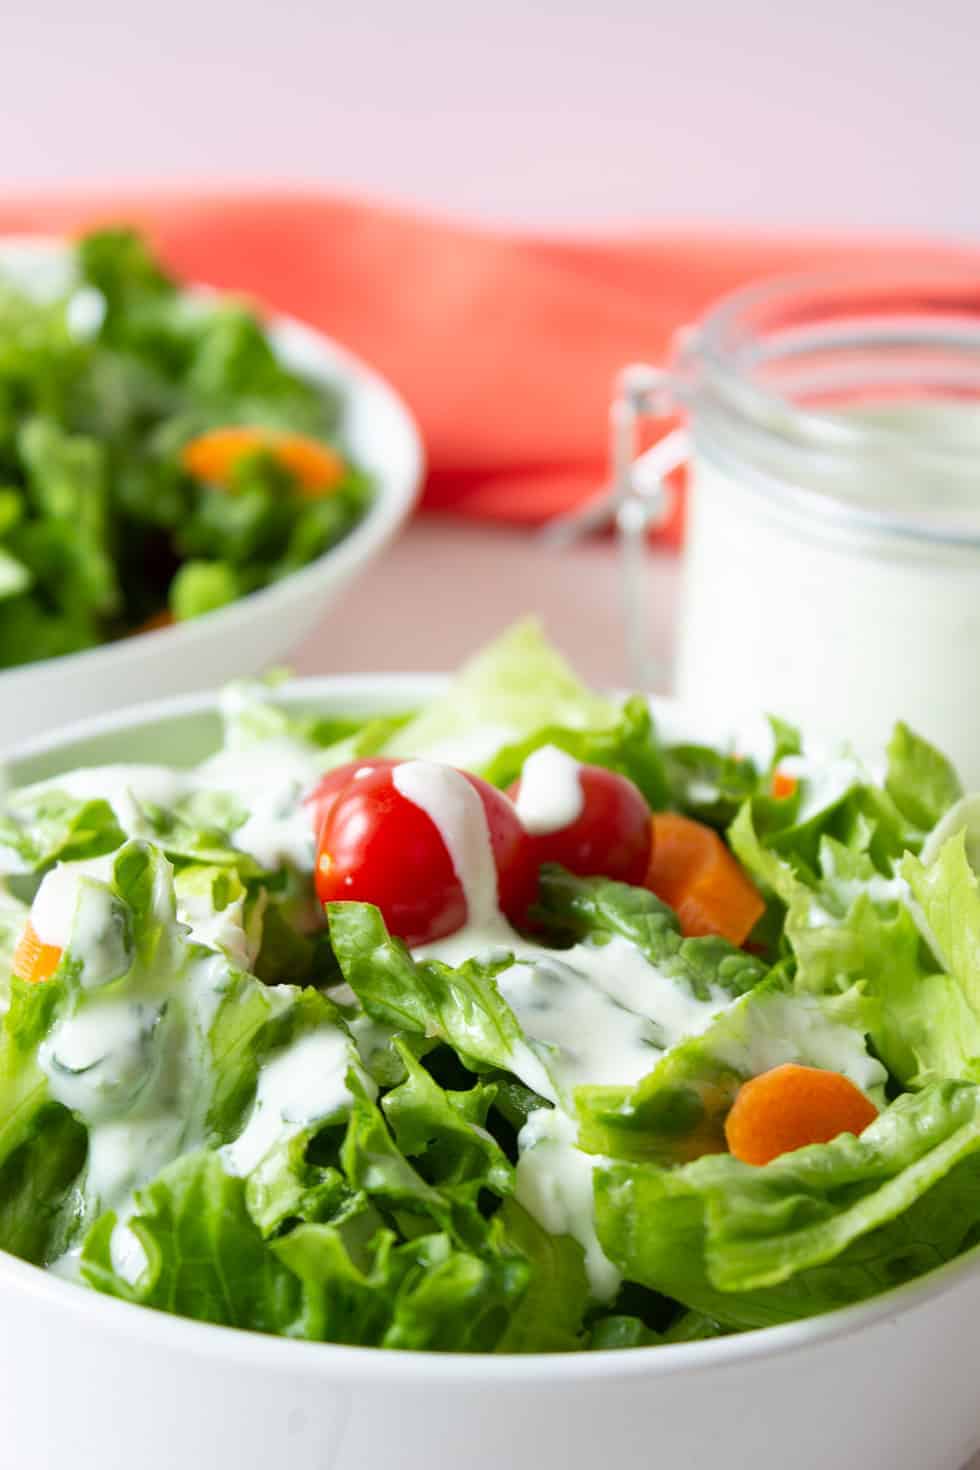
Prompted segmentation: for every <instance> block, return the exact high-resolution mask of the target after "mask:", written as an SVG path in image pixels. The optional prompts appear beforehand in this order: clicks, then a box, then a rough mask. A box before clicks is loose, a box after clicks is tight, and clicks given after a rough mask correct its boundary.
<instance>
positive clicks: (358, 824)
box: [315, 762, 537, 945]
mask: <svg viewBox="0 0 980 1470" xmlns="http://www.w3.org/2000/svg"><path fill="white" fill-rule="evenodd" d="M398 764H402V763H399V762H393V763H392V765H391V766H389V767H388V768H379V769H375V770H372V771H370V772H368V774H367V775H365V776H362V777H356V778H352V779H351V780H350V781H349V782H348V784H347V785H346V786H344V787H343V788H342V789H341V790H340V791H339V792H337V793H336V795H335V796H334V798H333V801H332V802H331V803H330V805H329V809H328V811H327V814H326V817H325V819H324V822H323V826H322V828H321V831H320V839H319V846H318V849H317V861H316V873H315V881H316V891H317V894H318V896H319V898H320V900H321V902H322V903H330V902H332V901H335V900H338V899H354V900H358V901H360V902H362V903H373V904H376V905H377V907H378V908H379V909H380V910H381V913H382V915H383V916H384V920H385V923H386V924H387V926H388V930H389V932H390V933H392V934H396V935H398V937H399V938H401V939H404V940H405V942H406V944H410V945H415V944H428V943H431V942H432V940H434V939H443V938H445V936H446V935H447V934H454V933H455V932H456V931H457V930H458V929H461V928H462V927H463V925H464V924H465V923H466V921H467V918H468V910H467V901H466V894H465V891H464V889H463V885H462V883H461V881H460V878H459V875H458V874H457V872H456V869H455V867H454V866H453V860H452V857H451V856H450V853H449V849H448V848H447V846H446V843H445V841H444V839H443V836H442V833H441V832H440V831H439V828H438V827H437V826H436V824H435V822H434V821H433V820H432V818H431V817H430V816H429V815H428V813H427V812H426V811H425V810H423V808H422V807H421V806H418V805H417V804H416V803H415V802H414V801H412V800H410V799H409V797H407V796H404V795H403V794H402V792H401V791H399V789H398V787H397V786H396V785H395V771H394V769H393V767H394V766H395V765H398ZM444 770H445V774H446V779H447V780H449V781H459V780H464V781H466V782H467V783H468V784H469V785H470V786H471V787H472V788H473V790H474V791H475V792H476V794H477V796H478V797H479V799H480V802H481V803H482V806H483V816H484V818H485V827H484V828H482V829H481V832H482V831H485V832H486V834H487V835H488V836H489V841H490V848H491V852H492V856H493V863H494V867H495V870H496V876H497V898H498V903H499V905H500V908H501V910H502V911H503V912H504V913H505V914H506V915H507V916H508V918H510V919H511V920H512V921H513V922H515V923H520V922H522V920H523V918H524V915H525V913H526V911H527V908H528V906H529V905H530V903H531V901H532V899H533V897H534V891H535V888H536V883H537V869H536V868H535V866H534V865H533V862H532V859H531V855H530V852H529V849H528V840H527V834H526V833H525V831H524V829H523V827H522V826H521V824H520V821H519V819H518V816H517V813H516V811H515V810H514V807H513V804H512V803H511V801H510V800H509V799H508V798H507V797H506V796H505V795H504V794H503V792H500V791H497V790H495V788H494V787H492V786H488V785H487V783H486V782H485V781H481V780H480V779H479V777H477V776H471V775H470V774H469V773H468V772H466V771H454V770H453V769H452V768H451V767H448V766H447V767H445V768H444ZM328 795H329V793H328ZM464 820H465V816H464ZM477 840H479V835H478V837H477Z"/></svg>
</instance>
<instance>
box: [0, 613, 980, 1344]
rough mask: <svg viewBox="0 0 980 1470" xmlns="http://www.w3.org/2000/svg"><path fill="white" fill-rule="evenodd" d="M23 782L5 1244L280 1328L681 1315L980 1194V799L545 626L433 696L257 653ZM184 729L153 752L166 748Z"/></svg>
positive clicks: (43, 1261) (978, 1205) (916, 755)
mask: <svg viewBox="0 0 980 1470" xmlns="http://www.w3.org/2000/svg"><path fill="white" fill-rule="evenodd" d="M223 715H224V735H223V741H222V743H221V746H220V748H219V749H217V750H216V751H215V753H214V754H213V755H211V756H210V757H209V758H208V759H206V760H204V761H203V762H202V763H200V764H198V765H197V766H194V767H190V768H177V767H172V766H168V765H166V764H160V765H130V766H125V765H119V766H111V767H101V768H87V769H81V770H76V771H73V772H68V773H66V774H64V775H62V776H58V777H55V778H53V779H49V780H46V781H44V782H43V783H40V784H37V785H34V786H30V787H24V788H21V789H17V790H13V791H11V792H9V793H8V795H7V796H6V798H5V800H4V802H3V805H2V807H0V872H2V873H3V874H4V877H3V879H2V881H0V974H2V975H3V976H5V977H6V980H5V984H4V1008H5V1015H4V1019H3V1024H2V1031H0V1247H2V1248H3V1249H4V1250H6V1251H8V1252H12V1253H14V1254H15V1255H17V1256H20V1257H22V1258H23V1259H24V1260H26V1261H29V1262H32V1263H34V1264H36V1265H37V1266H39V1267H44V1268H46V1269H48V1270H50V1271H53V1272H56V1273H58V1274H59V1275H61V1276H63V1277H65V1278H68V1279H70V1280H73V1281H77V1282H79V1283H82V1284H84V1285H85V1286H87V1287H88V1288H91V1289H94V1290H95V1291H98V1292H102V1293H106V1294H108V1295H110V1296H114V1297H118V1298H122V1299H124V1300H125V1301H128V1302H133V1303H138V1304H141V1305H144V1306H148V1307H153V1308H157V1309H159V1310H162V1311H167V1312H171V1313H176V1314H178V1315H181V1316H185V1317H190V1318H194V1319H198V1320H201V1321H208V1322H215V1323H222V1324H226V1325H229V1326H233V1327H239V1328H246V1329H252V1330H255V1331H259V1332H265V1333H274V1334H279V1335H282V1336H286V1337H292V1338H301V1339H310V1340H315V1341H328V1342H336V1343H346V1344H359V1345H365V1346H372V1347H384V1348H409V1349H427V1350H432V1351H441V1352H494V1353H528V1352H548V1353H551V1352H573V1351H582V1350H589V1349H602V1348H633V1347H641V1346H651V1347H662V1346H664V1345H667V1344H671V1343H679V1342H688V1341H691V1340H694V1339H699V1338H707V1337H715V1336H719V1335H723V1334H727V1333H735V1332H741V1331H746V1330H750V1329H752V1328H759V1327H766V1326H770V1325H774V1324H778V1323H783V1322H788V1321H793V1320H796V1319H798V1318H803V1317H807V1316H811V1315H814V1314H818V1313H823V1312H827V1311H830V1310H832V1309H834V1308H837V1307H842V1306H845V1305H847V1304H850V1303H855V1302H860V1301H863V1300H865V1299H866V1298H869V1297H872V1296H875V1295H876V1294H878V1293H880V1292H883V1291H886V1290H888V1289H889V1288H891V1287H894V1286H897V1285H899V1284H901V1283H903V1282H906V1281H909V1280H910V1279H912V1278H914V1277H917V1276H920V1275H921V1274H923V1273H924V1272H927V1271H930V1270H931V1269H932V1268H934V1267H936V1266H938V1265H940V1264H942V1263H943V1262H945V1261H949V1260H951V1259H952V1258H953V1257H955V1256H957V1255H958V1254H959V1253H961V1252H963V1251H965V1250H967V1249H968V1248H969V1247H970V1246H972V1245H973V1244H974V1243H975V1242H976V1240H977V1238H978V1228H980V1061H978V1058H980V886H978V878H977V871H976V869H977V864H978V863H980V841H978V837H977V819H978V808H977V805H976V802H975V800H973V799H970V798H965V797H964V796H963V794H962V792H961V790H960V786H959V783H958V781H957V778H956V775H955V773H954V771H953V770H952V769H951V767H950V766H949V764H948V763H947V761H946V760H945V759H944V758H943V757H942V756H941V755H940V754H939V753H938V752H937V751H936V750H934V749H933V748H932V747H931V746H929V745H928V744H926V743H925V742H924V741H923V740H921V739H919V738H918V737H917V736H915V735H914V734H913V733H912V732H911V731H910V730H908V729H907V728H906V727H904V726H902V725H899V726H898V727H897V729H896V730H895V733H894V736H893V739H892V741H891V744H890V746H889V749H888V752H887V758H886V759H884V760H883V761H882V764H881V768H880V769H869V768H868V767H867V766H865V765H864V764H863V763H862V761H860V760H859V759H858V758H857V757H855V756H854V755H852V754H850V753H848V752H847V751H846V750H845V751H842V752H840V753H838V754H836V755H833V756H829V757H824V756H821V757H819V758H818V757H817V756H815V755H812V754H807V753H806V752H805V751H804V750H803V749H802V748H801V743H800V739H799V736H798V734H797V733H796V731H795V730H793V729H791V728H790V727H789V726H787V725H785V724H784V723H782V722H780V721H777V720H773V721H772V722H771V728H770V731H769V736H768V748H765V749H760V750H757V751H752V750H749V749H746V748H742V749H739V750H735V749H729V748H724V749H720V748H715V747H713V746H705V745H699V744H696V743H678V742H677V741H676V740H671V741H667V740H665V739H664V738H662V737H661V736H660V735H659V734H658V731H657V728H656V727H655V725H654V722H653V720H652V718H651V714H650V710H649V707H648V704H647V702H646V701H645V700H644V699H641V698H638V697H634V698H627V699H625V700H611V699H607V698H605V697H600V696H599V695H597V694H595V693H592V692H591V691H589V690H588V689H586V688H584V687H583V686H582V685H581V684H580V683H579V681H578V680H577V679H576V678H575V676H574V675H573V674H572V672H571V671H570V670H569V669H568V668H567V666H566V665H565V664H564V662H563V661H562V660H561V658H560V657H559V656H558V655H557V654H556V653H555V652H554V651H553V650H552V649H551V648H550V647H549V646H548V645H547V644H546V643H545V642H544V640H543V639H542V637H541V635H540V633H539V632H538V631H537V629H536V627H535V626H534V625H532V624H521V625H518V626H517V627H515V628H514V629H512V630H511V631H510V632H508V633H506V634H505V635H504V636H503V637H502V638H501V639H500V640H499V641H498V642H497V643H496V644H494V645H493V646H491V647H490V648H489V649H487V650H485V651H484V652H483V653H481V654H480V655H478V656H477V657H476V658H475V659H474V660H473V662H472V663H470V664H469V665H468V666H467V667H466V668H465V669H464V670H463V671H462V672H461V673H460V674H459V676H458V677H457V678H456V680H455V681H454V682H453V683H452V684H451V686H450V687H449V689H448V692H447V693H445V694H444V695H443V696H442V697H440V698H438V699H436V700H435V701H434V702H433V703H432V704H431V705H430V706H428V707H427V708H423V709H422V710H421V711H417V712H411V713H406V712H399V711H393V712H392V714H391V717H390V718H386V719H376V718H374V719H371V720H367V721H358V720H356V719H351V720H349V721H345V720H338V719H335V718H333V717H332V716H326V715H323V714H322V713H318V712H317V711H316V710H315V709H309V710H301V709H300V708H299V707H297V706H295V705H294V704H292V703H289V704H286V703H284V702H279V701H277V697H276V692H275V689H274V688H270V687H266V686H263V685H254V686H252V685H249V686H236V687H233V688H231V689H230V690H228V691H227V693H226V695H225V696H224V699H223ZM160 754H161V759H162V760H165V759H166V756H167V751H166V750H165V749H161V752H160Z"/></svg>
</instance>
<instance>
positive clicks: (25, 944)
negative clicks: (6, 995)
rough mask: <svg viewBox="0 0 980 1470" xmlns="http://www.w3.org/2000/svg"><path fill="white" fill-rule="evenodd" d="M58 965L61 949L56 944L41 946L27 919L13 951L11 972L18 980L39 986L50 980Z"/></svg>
mask: <svg viewBox="0 0 980 1470" xmlns="http://www.w3.org/2000/svg"><path fill="white" fill-rule="evenodd" d="M60 963H61V949H60V948H59V947H58V945H57V944H43V943H42V941H41V938H40V936H39V934H38V932H37V930H36V929H35V928H34V925H33V924H32V923H31V921H30V919H28V921H27V923H26V924H25V926H24V932H23V934H22V935H21V936H20V939H19V940H18V943H17V948H16V949H15V950H14V964H13V970H14V974H15V975H16V976H17V978H18V980H26V981H28V983H29V984H31V985H39V984H40V983H41V981H42V980H50V978H51V976H52V975H53V974H54V972H55V970H56V969H57V968H58V966H59V964H60Z"/></svg>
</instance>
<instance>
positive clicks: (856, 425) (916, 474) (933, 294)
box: [672, 265, 980, 547]
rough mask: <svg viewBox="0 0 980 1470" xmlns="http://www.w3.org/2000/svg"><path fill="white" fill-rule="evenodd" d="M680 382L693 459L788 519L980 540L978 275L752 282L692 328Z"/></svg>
mask: <svg viewBox="0 0 980 1470" xmlns="http://www.w3.org/2000/svg"><path fill="white" fill-rule="evenodd" d="M672 376H673V378H674V386H675V389H676V392H677V394H678V396H679V398H680V400H681V401H682V403H683V404H684V405H685V407H686V408H687V409H688V411H689V413H690V416H691V428H692V433H693V438H694V443H695V447H696V451H697V453H698V454H704V455H706V456H707V457H708V458H709V459H711V460H713V461H714V462H715V463H716V464H718V465H719V467H721V468H723V469H725V470H726V471H727V473H728V474H729V475H730V476H733V477H734V478H736V479H737V480H738V482H739V483H740V484H742V485H744V486H745V488H747V489H750V490H754V491H756V492H758V493H761V494H764V495H766V496H767V497H771V498H772V499H773V506H774V508H777V507H778V509H779V510H780V512H781V513H783V514H790V515H793V516H794V517H802V518H805V519H807V520H810V521H813V522H814V523H815V524H821V525H823V526H825V527H827V528H828V529H829V528H833V529H835V530H837V531H844V532H849V533H852V534H853V533H871V534H874V535H877V536H886V537H889V538H899V539H900V540H913V541H915V542H918V543H922V542H930V543H933V544H939V545H948V546H957V547H972V546H976V547H980V267H978V268H977V269H976V270H971V269H969V268H966V267H959V266H956V267H952V266H951V267H942V268H937V267H935V266H934V265H930V266H928V267H924V268H923V269H921V270H914V269H901V270H897V269H891V268H886V269H883V270H880V271H876V270H871V269H862V270H860V271H848V272H828V273H826V274H822V275H813V276H800V277H787V278H784V279H777V280H773V281H767V282H765V283H763V284H760V285H757V286H751V287H748V288H745V289H742V290H740V291H737V292H735V293H733V294H732V295H730V296H727V297H725V298H724V299H723V300H722V301H721V302H719V304H718V305H717V306H716V307H714V308H713V309H712V310H711V311H710V312H709V313H708V315H707V316H706V317H705V318H704V319H703V320H702V322H701V323H700V324H699V325H698V326H697V327H694V328H691V329H688V330H687V331H686V332H684V333H683V334H682V336H681V338H680V339H679V342H678V345H677V351H676V356H675V361H674V363H673V372H672Z"/></svg>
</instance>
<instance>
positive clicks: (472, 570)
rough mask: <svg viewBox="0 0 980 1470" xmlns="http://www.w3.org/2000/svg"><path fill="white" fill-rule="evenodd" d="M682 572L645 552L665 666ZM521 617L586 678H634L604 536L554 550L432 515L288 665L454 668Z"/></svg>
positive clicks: (336, 669)
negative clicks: (532, 617)
mask: <svg viewBox="0 0 980 1470" xmlns="http://www.w3.org/2000/svg"><path fill="white" fill-rule="evenodd" d="M679 573H680V566H679V562H678V558H677V557H676V555H673V554H671V553H670V552H667V551H660V550H652V551H651V552H650V582H649V603H648V620H649V624H650V652H651V656H652V658H653V660H654V661H655V662H656V663H657V664H658V665H660V667H661V668H663V669H664V670H666V667H667V664H668V661H669V651H670V647H671V643H672V640H673V630H674V619H675V605H676V601H677V593H678V585H679ZM527 613H534V614H536V615H537V616H538V617H539V618H540V619H541V621H542V623H543V624H544V626H545V628H546V630H547V632H548V633H549V635H550V636H551V637H552V639H553V640H554V641H555V642H556V643H557V644H558V645H559V646H560V647H561V648H562V650H563V651H564V652H565V654H566V655H567V656H568V658H569V660H570V661H571V663H572V664H574V666H575V668H576V669H577V670H578V672H579V673H580V674H581V675H582V677H583V678H585V679H586V680H588V681H589V682H591V683H594V684H597V685H600V686H606V687H616V686H623V685H626V684H628V683H630V682H631V681H630V675H629V670H628V667H627V659H626V653H625V640H624V635H623V620H622V616H621V613H620V602H619V577H618V562H617V557H616V548H615V545H614V543H613V542H612V541H611V540H605V539H604V540H592V541H588V542H585V543H583V544H581V545H579V546H576V547H574V548H573V549H571V550H570V551H566V552H561V553H558V552H553V551H551V550H546V549H544V548H543V547H542V546H541V544H540V541H539V539H538V537H537V535H536V534H535V532H533V531H529V530H517V529H511V528H504V527H497V526H485V525H480V524H477V523H474V522H467V521H456V520H451V519H442V518H440V517H434V516H423V517H422V518H420V519H419V520H417V521H415V522H414V523H413V524H412V525H411V526H409V528H408V530H407V531H406V532H405V533H404V535H403V536H402V537H401V539H400V540H399V541H397V542H396V543H395V545H394V546H393V547H391V548H390V550H389V551H388V552H387V554H386V555H385V556H383V557H382V558H381V559H380V560H379V561H378V562H377V563H376V564H375V566H374V567H373V568H372V569H371V570H370V571H369V572H368V573H367V575H366V576H365V577H364V578H363V579H362V580H361V581H359V582H358V583H357V584H356V585H355V586H354V587H353V588H351V589H350V591H349V592H348V593H347V594H346V597H345V599H344V600H343V602H342V603H341V604H340V605H339V606H338V607H336V608H335V609H334V610H333V611H332V612H331V613H330V614H328V617H327V619H326V620H325V622H324V625H323V626H322V628H321V629H320V630H319V631H318V632H317V633H316V634H314V636H313V637H312V638H310V639H308V640H307V641H306V643H304V644H303V645H302V647H301V648H299V649H298V650H297V652H296V654H295V656H294V657H293V658H292V660H291V661H290V662H291V663H292V665H293V667H295V669H296V670H297V672H299V673H302V674H326V673H355V672H366V673H378V672H388V671H392V670H400V671H430V670H445V669H453V668H456V667H457V665H458V664H460V663H461V662H462V661H463V659H465V658H466V657H467V656H468V655H469V654H470V653H473V652H474V651H475V650H476V649H478V648H479V647H480V646H481V644H483V643H485V642H487V641H488V640H489V639H491V638H493V637H494V636H495V635H496V634H497V633H499V632H500V631H501V630H502V629H503V628H504V627H506V626H507V624H508V623H510V622H512V621H514V620H515V619H516V618H519V617H522V616H524V615H525V614H527ZM658 687H660V688H664V687H666V685H665V681H664V679H661V680H659V681H658Z"/></svg>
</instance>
